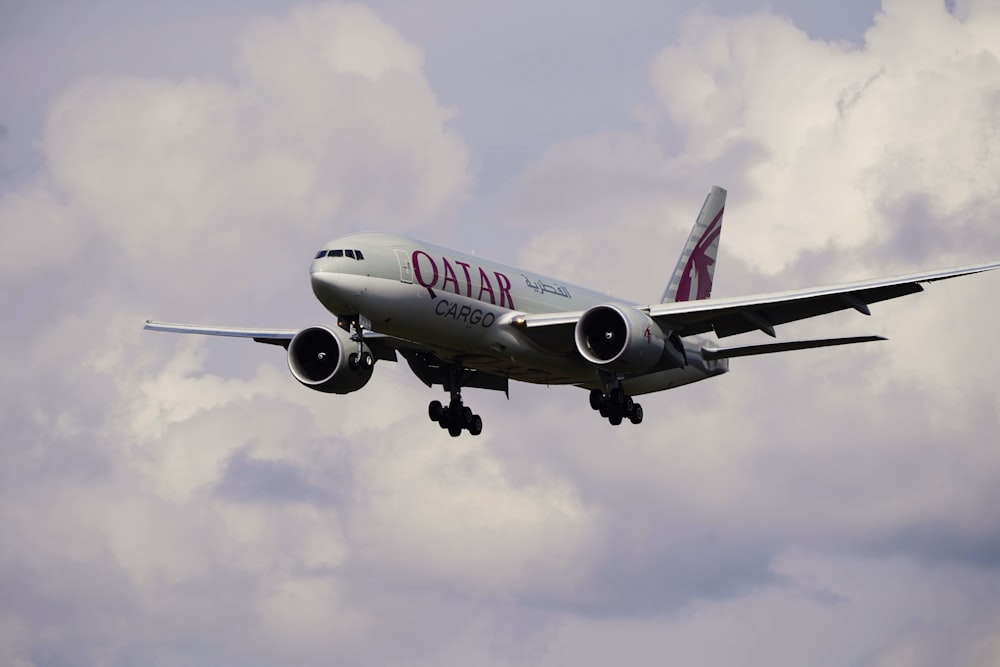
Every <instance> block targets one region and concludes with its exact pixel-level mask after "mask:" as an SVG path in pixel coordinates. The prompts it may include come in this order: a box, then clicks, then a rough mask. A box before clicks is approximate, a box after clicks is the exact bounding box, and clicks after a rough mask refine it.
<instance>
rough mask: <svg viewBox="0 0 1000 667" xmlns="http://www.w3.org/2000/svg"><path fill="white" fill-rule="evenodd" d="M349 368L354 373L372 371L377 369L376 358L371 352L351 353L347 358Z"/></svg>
mask: <svg viewBox="0 0 1000 667" xmlns="http://www.w3.org/2000/svg"><path fill="white" fill-rule="evenodd" d="M347 367H348V368H350V369H351V370H352V371H370V370H371V369H373V368H374V367H375V357H373V356H372V353H371V352H367V351H365V352H361V353H358V352H351V355H350V356H349V357H347Z"/></svg>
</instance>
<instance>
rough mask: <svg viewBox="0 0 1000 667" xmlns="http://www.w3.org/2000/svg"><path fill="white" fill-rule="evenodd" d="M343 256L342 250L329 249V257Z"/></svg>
mask: <svg viewBox="0 0 1000 667" xmlns="http://www.w3.org/2000/svg"><path fill="white" fill-rule="evenodd" d="M343 256H344V251H343V250H331V251H330V257H343Z"/></svg>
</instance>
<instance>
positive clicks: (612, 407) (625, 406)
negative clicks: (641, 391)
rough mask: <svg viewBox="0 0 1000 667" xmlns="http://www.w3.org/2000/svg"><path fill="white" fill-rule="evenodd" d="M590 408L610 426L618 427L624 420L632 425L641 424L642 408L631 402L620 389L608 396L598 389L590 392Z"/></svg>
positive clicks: (629, 397)
mask: <svg viewBox="0 0 1000 667" xmlns="http://www.w3.org/2000/svg"><path fill="white" fill-rule="evenodd" d="M590 407H592V408H593V409H595V410H597V411H598V412H600V413H601V416H602V417H604V418H605V419H607V420H608V421H609V422H611V425H612V426H618V425H619V424H621V423H622V422H623V421H624V420H625V418H628V420H629V421H630V422H632V423H633V424H641V423H642V406H641V405H639V404H638V403H636V402H635V401H633V400H632V397H631V396H629V395H628V394H626V393H625V392H624V390H622V388H621V387H615V388H614V389H612V390H611V393H610V394H605V393H604V392H603V391H601V390H600V389H594V390H592V391H591V392H590Z"/></svg>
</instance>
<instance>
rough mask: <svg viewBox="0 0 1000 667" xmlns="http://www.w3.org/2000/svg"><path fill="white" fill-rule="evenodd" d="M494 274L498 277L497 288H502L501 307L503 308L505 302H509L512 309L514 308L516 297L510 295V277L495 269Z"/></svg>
mask: <svg viewBox="0 0 1000 667" xmlns="http://www.w3.org/2000/svg"><path fill="white" fill-rule="evenodd" d="M493 275H494V276H496V277H497V288H498V289H499V290H500V307H501V308H503V305H504V303H508V304H510V306H509V307H510V309H511V310H514V299H512V298H511V296H510V278H508V277H507V276H505V275H504V274H502V273H500V272H499V271H494V272H493Z"/></svg>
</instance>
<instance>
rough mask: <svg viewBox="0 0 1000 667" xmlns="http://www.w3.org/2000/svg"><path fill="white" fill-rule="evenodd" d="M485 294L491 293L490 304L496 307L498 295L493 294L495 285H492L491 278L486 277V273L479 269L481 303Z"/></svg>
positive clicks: (479, 297)
mask: <svg viewBox="0 0 1000 667" xmlns="http://www.w3.org/2000/svg"><path fill="white" fill-rule="evenodd" d="M483 292H489V293H490V303H492V304H493V305H494V306H495V305H496V303H497V297H496V294H494V293H493V285H491V284H490V278H489V276H487V275H486V272H485V271H483V269H482V268H480V269H479V296H478V297H477V298H478V299H479V300H480V301H482V300H483Z"/></svg>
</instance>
